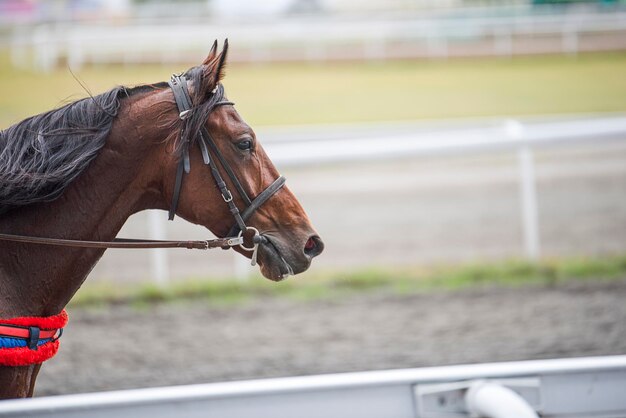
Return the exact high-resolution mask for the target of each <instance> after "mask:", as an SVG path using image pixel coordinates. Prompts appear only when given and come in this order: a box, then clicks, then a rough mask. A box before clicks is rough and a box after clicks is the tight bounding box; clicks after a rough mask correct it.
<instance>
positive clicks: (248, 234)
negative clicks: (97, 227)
mask: <svg viewBox="0 0 626 418" xmlns="http://www.w3.org/2000/svg"><path fill="white" fill-rule="evenodd" d="M168 84H169V86H170V88H171V89H172V92H173V93H174V99H175V100H176V106H177V107H178V111H179V118H180V119H181V121H182V122H183V125H182V128H181V133H180V140H181V141H183V145H182V147H183V148H182V155H181V159H180V161H179V163H178V167H177V169H176V180H175V185H174V193H173V196H172V204H171V206H170V210H169V214H168V220H170V221H171V220H173V219H174V215H175V213H176V208H177V207H178V201H179V199H180V191H181V189H182V183H183V177H184V174H188V173H189V171H190V169H191V166H190V159H189V146H190V145H191V144H192V140H193V138H190V137H189V136H188V135H187V129H186V124H185V121H186V119H187V118H188V117H189V116H190V115H191V112H193V111H194V108H193V104H192V101H191V97H190V95H189V88H188V86H187V80H186V78H185V76H184V75H182V74H181V75H176V74H175V75H172V78H171V80H170V81H169V82H168ZM218 88H222V87H221V86H219V85H218V86H216V88H215V90H214V91H213V92H214V94H215V92H216V91H217V89H218ZM233 104H234V103H232V102H229V101H219V102H216V103H215V104H214V105H213V107H212V108H211V109H210V110H209V112H212V111H213V110H215V109H216V108H217V107H219V106H223V105H233ZM197 142H198V144H199V146H200V151H201V152H202V159H203V161H204V164H205V165H208V166H209V168H210V169H211V174H212V176H213V179H214V180H215V184H216V185H217V187H218V189H219V190H220V193H221V195H222V199H224V202H226V204H227V205H228V208H229V210H230V212H231V214H232V215H233V217H234V219H235V224H234V225H233V226H232V228H231V229H230V231H229V232H228V234H227V237H225V238H216V239H209V240H200V241H166V240H145V239H128V238H116V239H114V240H113V241H83V240H74V239H60V238H45V237H33V236H24V235H13V234H3V233H0V240H2V241H13V242H24V243H29V244H43V245H55V246H63V247H81V248H124V249H133V248H134V249H140V248H187V249H200V250H208V249H211V248H223V249H228V248H232V247H236V246H239V247H241V248H242V249H244V250H246V251H252V252H253V254H252V265H255V264H256V253H257V249H258V246H259V244H261V243H263V242H265V241H266V240H267V238H265V237H263V236H262V235H261V234H260V233H259V231H258V230H257V229H256V228H253V227H249V226H247V225H246V223H245V222H246V220H248V218H250V216H251V215H252V214H253V213H254V212H255V211H256V210H257V209H259V208H260V207H261V205H263V204H264V203H265V202H266V201H267V200H268V199H269V198H270V197H272V196H273V195H274V194H275V193H276V192H278V191H279V190H280V189H281V188H282V187H283V186H284V184H285V181H286V180H285V177H283V176H279V177H278V178H277V179H276V180H274V182H273V183H272V184H270V185H269V186H268V187H267V188H266V189H265V190H263V191H262V192H261V193H259V195H258V196H256V197H255V198H254V199H250V197H249V196H248V194H247V193H246V191H245V189H244V188H243V186H242V184H241V182H240V181H239V179H238V178H237V176H236V175H235V173H234V171H233V169H232V168H231V166H230V165H229V164H228V161H226V159H225V158H224V156H223V155H222V153H221V152H220V151H219V149H218V148H217V145H216V144H215V141H214V140H213V138H212V137H211V135H210V134H209V132H208V130H207V129H206V127H204V126H203V127H202V129H201V131H200V133H199V135H198V138H197ZM211 154H213V155H214V156H216V157H217V160H219V163H220V165H221V166H222V168H223V169H224V171H225V172H226V174H227V175H228V177H229V178H230V180H231V182H232V184H233V185H234V186H235V188H236V189H237V192H238V194H239V196H240V197H241V199H242V200H243V202H244V204H245V205H246V207H245V209H244V210H243V211H242V212H240V211H239V208H238V207H237V205H236V204H235V202H234V201H233V194H232V193H231V191H230V189H229V188H228V185H227V184H226V182H225V181H224V179H223V177H222V175H221V174H220V171H219V169H218V166H217V164H216V161H215V159H213V158H211Z"/></svg>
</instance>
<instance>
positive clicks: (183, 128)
mask: <svg viewBox="0 0 626 418" xmlns="http://www.w3.org/2000/svg"><path fill="white" fill-rule="evenodd" d="M227 52H228V42H227V41H226V42H225V43H224V47H223V49H222V51H221V52H219V53H218V52H217V42H216V43H214V44H213V48H212V49H211V51H210V53H209V55H208V57H207V58H206V59H205V60H204V62H203V63H202V64H201V65H199V66H197V67H193V68H191V69H189V70H188V71H187V72H185V73H184V74H183V75H182V76H181V77H178V78H176V79H175V80H176V81H175V83H177V84H176V85H175V84H173V83H174V79H173V81H172V82H171V83H170V86H171V87H172V93H170V97H169V101H170V102H171V105H172V106H171V108H172V111H175V112H176V113H177V115H178V118H177V119H176V122H175V123H174V126H173V128H174V129H173V132H176V134H175V135H173V138H170V142H171V144H172V145H173V146H172V147H170V152H168V153H167V155H166V157H165V159H164V160H165V161H164V163H163V173H164V179H163V190H164V198H165V199H169V200H170V201H172V202H173V203H172V204H171V206H170V207H171V209H170V218H172V217H173V214H174V213H176V214H177V215H179V216H180V217H182V218H184V219H186V220H188V221H190V222H192V223H195V224H200V225H203V226H205V227H206V228H208V229H209V230H210V231H211V232H213V233H214V234H215V235H217V236H218V237H225V236H231V235H233V234H236V233H237V232H246V231H247V230H249V229H250V228H254V229H256V230H258V232H259V234H260V237H262V238H263V239H260V240H258V241H257V243H258V254H254V256H255V257H256V258H257V259H258V264H259V266H260V269H261V273H262V274H263V275H264V276H265V277H267V278H268V279H271V280H276V281H278V280H281V279H284V278H286V277H287V276H289V275H293V274H298V273H301V272H303V271H305V270H306V269H307V268H308V267H309V266H310V264H311V260H312V259H313V258H314V257H316V256H317V255H319V254H320V253H321V252H322V250H323V248H324V244H323V242H322V240H321V239H320V237H319V236H318V235H317V233H316V232H315V230H314V229H313V227H312V225H311V222H310V221H309V218H308V217H307V215H306V213H305V211H304V209H303V208H302V206H301V205H300V203H299V202H298V200H297V199H296V197H295V196H294V194H293V193H292V192H291V191H290V190H289V188H288V187H286V186H284V178H282V177H281V176H280V175H279V173H278V170H277V169H276V167H275V166H274V164H273V163H272V161H271V160H270V159H269V158H268V156H267V154H266V153H265V151H264V150H263V147H262V146H261V143H260V141H259V140H258V139H257V137H256V135H255V133H254V130H253V129H252V128H251V127H250V126H249V125H248V124H247V123H246V122H245V121H244V120H243V119H242V118H241V116H240V115H239V113H237V110H236V109H235V107H234V103H232V102H229V101H228V100H227V99H226V96H225V92H224V88H223V85H222V84H221V81H222V80H223V78H224V75H225V64H226V57H227ZM181 84H182V86H181ZM175 89H178V91H177V92H176V91H175ZM177 95H178V96H180V97H176V96H177ZM181 101H182V102H183V103H185V102H190V103H188V104H187V105H185V107H184V108H183V107H181V106H183V104H181ZM235 249H236V250H237V251H238V252H240V253H242V254H243V255H245V256H247V257H252V256H253V252H252V248H251V246H250V245H248V246H247V247H246V246H241V247H236V248H235Z"/></svg>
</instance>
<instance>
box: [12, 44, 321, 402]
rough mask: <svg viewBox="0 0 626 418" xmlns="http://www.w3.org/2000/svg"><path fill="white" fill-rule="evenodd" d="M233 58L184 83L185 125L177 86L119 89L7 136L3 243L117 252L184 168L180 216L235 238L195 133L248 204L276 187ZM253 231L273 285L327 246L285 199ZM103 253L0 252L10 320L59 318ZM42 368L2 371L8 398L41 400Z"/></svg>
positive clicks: (278, 196) (285, 195)
mask: <svg viewBox="0 0 626 418" xmlns="http://www.w3.org/2000/svg"><path fill="white" fill-rule="evenodd" d="M227 48H228V44H227V43H225V44H224V48H223V50H222V52H221V53H217V51H216V49H217V48H216V44H214V46H213V48H212V49H211V52H210V54H209V56H208V57H207V58H206V60H205V61H204V62H203V63H202V64H201V65H199V66H197V67H194V68H192V69H190V70H188V71H187V72H186V73H185V76H186V79H187V80H188V81H187V82H186V83H187V87H188V94H189V98H190V100H191V102H192V103H191V105H192V108H191V111H190V112H191V114H192V115H191V116H192V117H191V118H189V119H188V120H182V118H181V117H180V116H182V115H179V113H180V112H179V109H177V102H176V101H175V97H174V94H173V90H172V89H171V88H170V87H169V86H168V84H166V83H157V84H154V85H145V86H139V87H135V88H131V89H129V88H123V87H118V88H116V89H113V90H111V91H110V92H107V93H104V94H102V95H99V96H95V97H91V98H87V99H83V100H81V101H78V102H75V103H72V104H69V105H67V106H65V107H63V108H60V109H56V110H53V111H51V112H48V113H45V114H42V115H38V116H35V117H33V118H30V119H27V120H25V121H23V122H20V123H19V124H16V125H14V126H12V127H11V128H8V129H7V130H5V131H2V133H1V134H2V135H1V136H0V188H2V189H4V193H3V192H2V191H0V214H1V215H0V233H5V234H19V235H28V236H36V237H54V238H63V239H79V240H92V241H93V240H98V241H111V240H113V239H114V238H115V236H116V234H117V233H118V231H119V230H120V228H121V227H122V225H123V224H124V222H125V221H126V219H128V217H129V216H130V215H132V214H134V213H136V212H139V211H142V210H144V209H168V208H170V205H171V202H172V196H173V195H174V192H175V190H174V189H175V187H176V183H177V179H176V175H177V169H178V167H179V161H181V159H185V160H186V164H188V165H189V166H190V167H191V169H190V170H189V166H187V167H185V169H186V170H185V171H188V173H187V174H185V177H184V181H183V182H182V187H181V190H180V195H179V197H178V199H177V201H178V204H177V209H176V214H178V215H179V216H181V217H182V218H184V219H186V220H187V221H189V222H192V223H195V224H198V225H202V226H204V227H205V228H208V229H209V230H210V231H211V232H212V233H214V234H215V235H217V236H218V237H224V236H226V235H227V234H228V233H229V231H230V230H231V229H232V227H233V223H234V222H233V216H232V214H231V211H230V210H229V207H228V206H227V205H226V204H225V203H224V200H225V199H224V198H223V196H222V195H223V193H221V191H220V188H219V187H218V186H217V185H216V183H215V180H214V178H213V176H212V174H211V169H212V168H213V167H211V168H209V166H208V165H205V162H206V161H203V157H205V155H203V154H204V153H205V152H206V149H203V148H202V147H199V146H196V145H195V144H196V142H197V141H196V140H195V139H194V138H195V136H196V133H198V132H200V131H201V130H203V131H204V132H208V133H210V135H211V136H212V137H213V138H214V142H215V144H216V148H217V150H216V149H213V150H212V157H213V158H214V153H215V152H216V151H218V152H219V153H220V154H221V156H222V158H223V159H224V160H226V162H227V163H228V164H229V165H230V166H231V167H233V170H234V171H235V174H236V176H237V178H238V180H239V182H240V183H241V187H243V189H244V190H245V192H246V193H247V194H248V195H250V196H258V195H259V194H260V193H262V192H263V191H264V190H265V189H266V188H267V187H268V186H269V185H271V184H272V183H273V182H275V180H276V179H277V178H278V172H277V170H276V168H275V167H274V165H273V164H272V162H271V161H270V160H269V159H268V157H267V155H266V154H265V152H264V150H263V148H262V147H261V145H260V144H259V143H258V141H257V139H256V137H255V134H254V132H253V131H252V129H251V128H250V127H249V126H248V125H247V124H246V123H245V122H244V121H243V120H242V119H241V117H240V116H239V114H238V113H237V111H236V110H235V108H234V107H233V105H232V103H230V102H226V101H225V98H224V97H223V88H222V87H221V84H220V81H221V79H222V78H223V76H224V64H225V61H226V53H227ZM218 95H219V96H221V97H216V96H218ZM207 103H212V105H210V106H207V105H206V104H207ZM181 130H182V131H190V132H191V133H190V134H189V135H190V136H189V138H190V142H189V144H190V145H189V147H188V148H185V147H184V146H181V142H182V141H183V139H184V137H185V132H183V133H181ZM187 133H189V132H187ZM17 141H21V142H20V143H19V144H18V143H17ZM194 141H196V142H194ZM25 142H26V143H27V144H26V145H24V144H23V143H25ZM19 147H21V148H23V149H19V150H17V151H16V149H17V148H19ZM11 149H12V151H10V150H11ZM9 151H10V152H9ZM37 158H39V160H38V159H37ZM12 159H19V161H18V162H16V161H11V160H12ZM7 167H8V168H7ZM25 167H26V168H27V169H25ZM42 167H43V168H42ZM2 170H4V171H2ZM218 171H220V172H221V174H222V176H223V177H224V178H225V179H226V183H227V187H229V188H230V189H232V190H233V193H232V195H233V203H235V204H236V205H237V206H238V207H240V208H243V207H245V205H246V202H245V201H243V199H242V197H241V196H240V195H239V193H236V192H235V191H234V190H236V188H233V186H235V185H234V184H233V182H232V181H231V180H230V177H229V176H227V175H226V173H224V171H225V170H224V167H223V166H220V168H219V170H218ZM218 174H219V173H218ZM231 209H232V207H231ZM247 222H248V224H249V225H251V226H253V227H255V228H256V229H258V230H259V231H260V232H261V234H262V236H264V237H266V239H265V240H263V241H262V242H261V245H260V246H259V248H258V263H259V266H260V269H261V272H262V274H263V275H264V276H265V277H267V278H269V279H271V280H281V279H282V278H284V277H286V276H288V275H289V274H297V273H300V272H303V271H305V270H306V269H307V268H308V267H309V265H310V263H311V259H312V258H313V257H315V256H317V255H318V254H320V253H321V252H322V249H323V243H322V241H321V240H320V238H319V237H318V236H317V234H316V232H315V231H314V229H313V227H312V226H311V223H310V221H309V219H308V217H307V215H306V214H305V212H304V210H303V208H302V207H301V205H300V204H299V203H298V201H297V200H296V198H295V197H294V195H293V194H292V193H291V191H289V190H288V189H287V188H286V187H281V188H280V189H279V190H275V194H273V195H272V196H271V198H269V199H267V201H265V202H264V203H263V204H262V206H261V207H260V208H258V209H257V210H256V211H255V212H254V213H253V214H251V215H250V217H249V220H248V221H247ZM237 251H239V252H241V253H242V254H244V255H245V256H247V257H250V256H251V252H249V251H246V250H245V249H241V248H238V249H237ZM103 253H104V249H94V248H67V247H56V246H48V245H38V244H32V243H15V242H6V241H0V318H13V317H23V316H50V315H55V314H58V313H59V312H60V311H61V310H62V309H63V308H64V307H65V306H66V304H67V303H68V302H69V301H70V299H71V298H72V296H73V295H74V294H75V293H76V291H77V290H78V289H79V288H80V286H81V285H82V283H83V281H84V280H85V278H86V277H87V275H88V273H89V272H90V271H91V269H92V268H93V267H94V265H95V264H96V262H97V261H98V260H99V259H100V257H101V256H102V255H103ZM40 366H41V365H40V364H36V365H32V366H23V367H2V366H0V398H14V397H27V396H32V394H33V390H34V384H35V379H36V377H37V373H38V371H39V369H40Z"/></svg>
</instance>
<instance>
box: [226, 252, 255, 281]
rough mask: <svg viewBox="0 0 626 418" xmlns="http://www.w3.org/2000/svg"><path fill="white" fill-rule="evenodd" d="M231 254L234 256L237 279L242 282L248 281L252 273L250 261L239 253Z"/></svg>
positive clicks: (234, 269) (234, 270)
mask: <svg viewBox="0 0 626 418" xmlns="http://www.w3.org/2000/svg"><path fill="white" fill-rule="evenodd" d="M231 252H232V254H233V274H234V276H235V279H237V280H238V281H242V282H243V281H246V280H248V279H249V278H250V274H251V273H252V266H251V265H250V260H249V259H248V258H246V257H244V256H243V255H242V254H239V253H238V252H237V251H234V250H232V251H231Z"/></svg>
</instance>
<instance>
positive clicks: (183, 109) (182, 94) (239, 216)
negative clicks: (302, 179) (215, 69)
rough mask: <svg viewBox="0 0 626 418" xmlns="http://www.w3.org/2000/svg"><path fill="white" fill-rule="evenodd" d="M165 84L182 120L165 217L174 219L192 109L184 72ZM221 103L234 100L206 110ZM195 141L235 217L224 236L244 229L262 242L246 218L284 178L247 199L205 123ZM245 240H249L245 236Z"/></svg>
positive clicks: (186, 160)
mask: <svg viewBox="0 0 626 418" xmlns="http://www.w3.org/2000/svg"><path fill="white" fill-rule="evenodd" d="M168 84H169V86H170V87H171V89H172V92H173V93H174V99H175V100H176V106H177V107H178V112H179V117H180V119H181V120H182V121H183V125H182V127H181V133H180V140H181V141H184V142H183V148H182V155H181V159H180V162H179V163H178V168H177V169H176V183H175V186H174V194H173V196H172V204H171V206H170V210H169V217H168V219H169V220H170V221H171V220H173V219H174V215H175V214H176V208H177V207H178V200H179V198H180V190H181V188H182V183H183V176H184V174H185V173H187V174H189V171H190V170H191V164H190V161H189V146H190V144H191V143H192V140H193V138H191V137H189V136H188V135H187V129H186V125H185V120H186V119H187V118H188V117H189V116H190V115H191V112H193V111H194V109H193V106H192V102H191V97H190V96H189V88H188V86H187V80H186V78H185V76H184V75H176V74H175V75H173V76H172V78H171V79H170V81H169V82H168ZM218 88H220V86H216V88H215V90H214V92H213V94H216V91H217V89H218ZM224 105H234V103H233V102H229V101H224V100H223V101H219V102H216V103H215V104H214V105H213V106H212V107H211V109H210V110H209V113H210V112H212V111H213V110H215V109H216V108H217V107H219V106H224ZM198 144H199V146H200V151H201V152H202V159H203V161H204V164H205V165H208V166H209V167H210V169H211V174H212V175H213V179H214V180H215V184H216V185H217V188H218V189H219V190H220V193H221V194H222V199H224V202H226V204H227V205H228V209H229V210H230V213H231V214H232V215H233V217H234V218H235V224H234V225H233V226H232V227H231V229H230V231H229V232H228V234H227V236H229V237H234V236H235V235H236V234H239V235H241V234H243V233H244V232H248V233H250V232H254V234H253V235H254V241H255V242H254V244H259V243H260V242H261V241H263V237H262V236H261V235H259V233H258V231H256V229H254V228H250V227H247V226H246V221H247V220H248V218H250V216H251V215H252V214H253V213H254V212H255V211H256V210H257V209H259V208H260V207H261V206H262V205H263V204H264V203H265V202H266V201H267V200H268V199H269V198H270V197H272V196H273V195H274V194H275V193H276V192H278V191H279V190H280V189H281V188H282V187H283V186H284V185H285V177H283V176H279V177H278V178H277V179H276V180H274V182H273V183H272V184H270V185H269V186H268V187H267V188H266V189H265V190H263V191H262V192H261V193H259V195H258V196H257V197H255V198H254V199H250V197H249V196H248V193H246V191H245V189H244V188H243V186H242V184H241V182H240V181H239V179H238V178H237V175H235V172H234V171H233V169H232V167H231V166H230V164H228V161H226V159H225V158H224V156H223V155H222V153H221V152H220V150H219V149H218V148H217V145H216V144H215V141H214V140H213V138H212V137H211V135H210V134H209V131H208V130H207V129H206V127H205V126H202V128H201V130H200V132H199V134H198ZM211 154H213V155H214V156H216V157H217V159H218V160H219V163H220V165H221V166H222V168H223V169H224V171H226V174H227V175H228V177H229V178H230V180H231V182H232V184H233V185H234V186H235V188H236V189H237V192H238V193H239V196H240V197H241V199H242V200H243V202H244V204H245V206H246V207H245V209H244V210H243V212H240V211H239V208H238V207H237V205H236V204H235V202H234V201H233V194H232V193H231V191H230V189H229V188H228V186H227V184H226V182H224V179H223V178H222V175H221V174H220V171H219V170H218V168H217V164H216V163H215V160H214V159H213V158H211ZM246 241H248V240H247V239H246ZM241 246H242V248H243V249H245V250H249V251H251V250H253V248H252V247H250V246H249V244H248V246H245V245H244V244H242V245H241ZM253 262H254V260H253Z"/></svg>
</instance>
